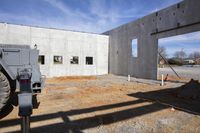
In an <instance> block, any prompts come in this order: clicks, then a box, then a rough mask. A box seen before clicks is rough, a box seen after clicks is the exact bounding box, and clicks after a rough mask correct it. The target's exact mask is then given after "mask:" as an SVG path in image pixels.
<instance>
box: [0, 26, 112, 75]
mask: <svg viewBox="0 0 200 133" xmlns="http://www.w3.org/2000/svg"><path fill="white" fill-rule="evenodd" d="M108 39H109V37H108V36H105V35H98V34H91V33H81V32H72V31H65V30H57V29H47V28H39V27H30V26H21V25H13V24H4V23H0V43H3V44H19V45H23V44H29V45H30V46H31V47H32V48H33V47H34V45H35V44H37V48H38V49H39V50H40V55H45V64H44V65H40V68H41V72H42V74H43V75H46V76H47V77H54V76H73V75H77V76H81V75H102V74H108ZM97 40H98V41H97ZM53 56H62V57H63V63H62V64H54V61H53ZM71 56H79V64H70V58H71ZM86 56H91V57H93V62H94V64H93V65H86V63H85V62H86V61H85V57H86Z"/></svg>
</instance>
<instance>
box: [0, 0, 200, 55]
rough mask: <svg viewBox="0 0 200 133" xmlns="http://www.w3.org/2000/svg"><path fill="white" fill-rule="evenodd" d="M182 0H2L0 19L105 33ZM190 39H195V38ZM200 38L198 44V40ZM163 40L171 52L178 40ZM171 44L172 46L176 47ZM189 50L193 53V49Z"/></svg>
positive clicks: (8, 21)
mask: <svg viewBox="0 0 200 133" xmlns="http://www.w3.org/2000/svg"><path fill="white" fill-rule="evenodd" d="M180 1H181V0H0V21H1V22H7V23H14V24H24V25H31V26H41V27H50V28H59V29H68V30H75V31H84V32H94V33H102V32H104V31H107V30H109V29H112V28H114V27H117V26H119V25H122V24H124V23H127V22H130V21H134V20H136V19H138V18H140V17H143V16H145V15H147V14H149V13H152V12H155V11H157V10H159V9H162V8H165V7H168V6H170V5H172V4H175V3H177V2H180ZM197 34H198V33H197ZM199 35H200V34H198V35H195V36H196V37H197V38H195V39H197V40H198V38H200V37H199ZM192 36H193V35H191V37H192ZM186 37H188V36H186ZM177 38H178V40H179V41H180V40H181V42H182V41H184V42H186V43H187V42H188V40H187V39H186V38H185V37H184V36H183V37H177ZM185 39H186V41H185ZM189 40H191V41H192V40H193V39H189ZM199 40H200V39H199ZM199 40H198V41H196V42H195V43H197V42H198V43H199V42H200V41H199ZM163 42H164V43H166V42H167V45H169V50H168V51H170V52H171V53H172V51H173V49H175V48H174V45H172V44H171V43H175V42H176V38H170V39H169V40H168V41H167V40H164V41H163V40H160V44H164V43H163ZM170 42H171V43H170ZM169 43H170V44H169ZM186 43H182V45H181V46H179V45H176V46H178V47H177V48H176V49H178V48H179V49H182V47H184V49H186V48H185V47H186ZM167 45H166V47H167ZM188 46H190V49H192V48H191V47H196V46H198V47H197V48H198V50H200V46H199V45H194V44H193V42H190V45H188ZM188 46H187V47H188ZM171 47H173V49H172V48H171ZM170 48H171V50H172V51H171V50H170ZM167 49H168V48H167ZM193 50H194V49H193ZM189 52H191V50H190V51H189Z"/></svg>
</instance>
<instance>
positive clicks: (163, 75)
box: [161, 74, 164, 86]
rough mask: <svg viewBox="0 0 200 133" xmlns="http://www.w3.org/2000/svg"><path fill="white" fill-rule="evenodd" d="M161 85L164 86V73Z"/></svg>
mask: <svg viewBox="0 0 200 133" xmlns="http://www.w3.org/2000/svg"><path fill="white" fill-rule="evenodd" d="M161 86H164V75H163V74H162V79H161Z"/></svg>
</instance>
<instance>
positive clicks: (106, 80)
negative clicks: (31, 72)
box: [0, 75, 200, 133]
mask: <svg viewBox="0 0 200 133" xmlns="http://www.w3.org/2000/svg"><path fill="white" fill-rule="evenodd" d="M182 85H183V84H177V83H169V82H167V83H166V85H165V86H163V87H161V86H160V84H151V85H150V84H145V83H138V82H133V80H132V81H131V82H128V81H127V77H119V76H113V75H104V76H97V77H93V76H92V77H58V78H51V79H47V80H46V87H45V89H44V90H43V92H42V93H41V94H38V95H37V101H36V100H35V99H34V100H35V102H34V103H35V104H34V106H35V109H34V110H33V115H32V117H31V132H32V133H37V132H39V133H40V132H41V133H67V132H87V133H90V132H91V133H94V132H104V133H112V132H117V133H118V132H119V133H121V132H124V133H127V132H128V133H129V132H130V133H132V132H136V133H137V132H138V133H141V132H144V133H145V132H154V133H158V132H167V133H168V132H181V133H188V132H196V133H197V132H200V128H199V125H200V117H199V114H200V107H199V101H196V100H188V99H184V98H180V97H177V96H176V95H175V92H177V90H178V89H180V87H182ZM10 110H11V111H9V112H10V113H9V114H8V115H4V116H3V117H2V119H1V120H0V133H7V132H14V133H15V132H20V122H21V121H20V118H19V117H18V108H17V107H15V106H13V107H12V108H11V109H10Z"/></svg>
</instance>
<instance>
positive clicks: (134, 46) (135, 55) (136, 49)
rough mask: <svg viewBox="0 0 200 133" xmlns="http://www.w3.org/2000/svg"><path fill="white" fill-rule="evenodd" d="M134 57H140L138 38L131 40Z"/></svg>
mask: <svg viewBox="0 0 200 133" xmlns="http://www.w3.org/2000/svg"><path fill="white" fill-rule="evenodd" d="M131 50H132V57H138V42H137V39H133V40H132V41H131Z"/></svg>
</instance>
